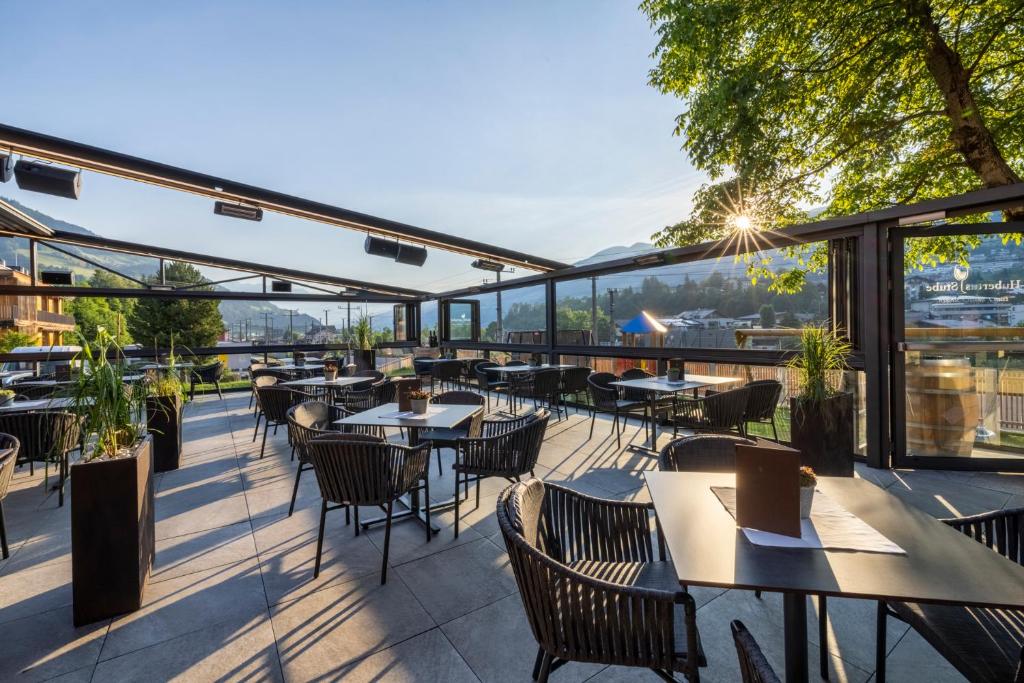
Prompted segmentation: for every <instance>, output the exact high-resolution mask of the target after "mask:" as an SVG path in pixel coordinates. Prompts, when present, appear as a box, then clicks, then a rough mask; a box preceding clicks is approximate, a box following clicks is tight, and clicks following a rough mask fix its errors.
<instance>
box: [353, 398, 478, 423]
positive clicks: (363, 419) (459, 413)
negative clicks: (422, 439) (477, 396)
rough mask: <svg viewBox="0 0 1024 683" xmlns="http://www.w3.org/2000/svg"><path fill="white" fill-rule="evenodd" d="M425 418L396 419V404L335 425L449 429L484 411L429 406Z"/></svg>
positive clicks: (438, 404) (365, 411)
mask: <svg viewBox="0 0 1024 683" xmlns="http://www.w3.org/2000/svg"><path fill="white" fill-rule="evenodd" d="M430 408H431V410H429V411H428V412H427V413H426V415H425V416H418V417H415V418H405V417H396V416H395V414H396V413H398V404H397V403H385V404H384V405H380V406H377V407H376V408H371V409H370V410H364V411H363V412H361V413H356V414H355V415H349V416H348V417H345V418H342V419H340V420H335V422H334V424H336V425H362V426H365V425H378V426H381V427H413V428H420V429H451V428H453V427H456V426H458V425H459V424H461V423H462V422H464V421H465V420H466V419H468V418H470V417H472V416H473V415H475V414H476V413H478V412H480V411H482V410H483V409H484V407H483V406H467V405H445V404H440V403H432V404H430Z"/></svg>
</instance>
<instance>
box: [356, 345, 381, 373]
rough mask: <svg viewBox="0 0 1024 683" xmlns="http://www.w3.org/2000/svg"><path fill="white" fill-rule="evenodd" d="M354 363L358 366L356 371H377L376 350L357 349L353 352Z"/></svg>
mask: <svg viewBox="0 0 1024 683" xmlns="http://www.w3.org/2000/svg"><path fill="white" fill-rule="evenodd" d="M352 362H353V363H355V364H356V370H376V369H377V352H376V350H374V349H369V350H366V351H363V350H361V349H356V350H354V351H352Z"/></svg>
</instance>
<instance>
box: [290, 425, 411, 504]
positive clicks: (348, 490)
mask: <svg viewBox="0 0 1024 683" xmlns="http://www.w3.org/2000/svg"><path fill="white" fill-rule="evenodd" d="M306 450H307V453H308V455H309V459H310V461H311V462H312V463H313V468H314V469H315V470H316V480H317V482H318V483H319V485H320V494H321V495H322V496H323V497H324V499H325V500H328V501H330V502H333V503H346V504H350V505H383V504H385V503H387V502H388V501H393V500H395V499H396V498H398V497H399V496H401V495H402V494H403V493H405V492H406V491H408V490H409V489H410V488H411V487H412V486H414V485H415V484H416V483H417V482H418V481H419V480H420V479H422V478H424V477H426V476H427V467H428V466H429V464H430V446H429V445H428V444H421V445H419V446H415V447H408V446H399V445H396V444H390V443H387V442H386V441H384V440H383V439H381V438H379V437H374V436H369V435H366V434H324V435H322V436H318V437H317V438H315V439H313V440H312V441H310V442H309V444H308V445H307V447H306Z"/></svg>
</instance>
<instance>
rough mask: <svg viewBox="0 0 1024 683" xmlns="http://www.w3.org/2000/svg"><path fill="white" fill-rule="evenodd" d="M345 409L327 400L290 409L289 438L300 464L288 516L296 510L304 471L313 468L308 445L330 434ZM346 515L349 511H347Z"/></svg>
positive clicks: (293, 455) (304, 403) (288, 415)
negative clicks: (333, 424) (319, 437)
mask: <svg viewBox="0 0 1024 683" xmlns="http://www.w3.org/2000/svg"><path fill="white" fill-rule="evenodd" d="M342 410H343V409H342V408H339V407H336V406H332V405H331V404H329V403H326V402H325V401H305V402H303V403H299V404H297V405H293V406H292V407H291V408H289V409H288V413H287V417H288V438H289V440H290V441H291V442H292V458H293V459H294V458H295V456H296V454H297V455H298V456H299V466H298V468H297V469H296V470H295V486H294V487H293V488H292V500H291V503H290V504H289V505H288V516H289V517H291V516H292V512H294V511H295V498H296V497H297V496H298V494H299V481H300V479H301V478H302V473H303V472H305V471H308V470H311V469H313V461H312V460H310V459H309V453H308V452H307V448H306V447H307V446H308V445H309V442H310V441H312V440H313V439H315V438H316V437H318V436H322V435H324V434H329V433H331V432H332V431H334V430H332V428H331V424H332V423H333V422H334V420H337V419H340V418H341V417H343V415H342V414H341V411H342ZM345 514H346V517H347V516H348V511H346V513H345Z"/></svg>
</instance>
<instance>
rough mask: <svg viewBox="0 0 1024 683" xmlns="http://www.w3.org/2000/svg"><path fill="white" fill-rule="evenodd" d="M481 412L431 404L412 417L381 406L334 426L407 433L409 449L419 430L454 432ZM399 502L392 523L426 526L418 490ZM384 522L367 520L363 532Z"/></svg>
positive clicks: (433, 527) (395, 406)
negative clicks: (412, 521) (417, 522)
mask: <svg viewBox="0 0 1024 683" xmlns="http://www.w3.org/2000/svg"><path fill="white" fill-rule="evenodd" d="M364 379H365V378H364ZM483 409H484V408H483V406H479V405H447V404H440V403H432V404H430V405H429V406H428V408H427V412H426V413H425V414H422V415H415V414H413V413H411V412H407V413H400V412H399V409H398V404H397V403H384V404H382V405H379V406H377V407H376V408H370V409H369V410H364V411H362V412H360V413H356V414H355V415H349V416H348V417H344V418H342V419H340V420H335V421H334V424H335V425H338V426H344V425H353V426H371V427H400V428H402V429H405V430H406V433H407V434H408V443H409V445H410V446H415V445H416V444H418V443H419V433H420V430H421V429H453V428H454V427H457V426H458V425H460V424H461V423H463V422H465V421H466V420H468V419H469V418H471V417H473V416H474V415H476V414H477V413H479V412H482V411H483ZM400 500H401V502H402V505H404V506H405V507H406V508H407V510H405V511H403V512H397V513H395V514H394V515H392V520H393V521H396V520H399V519H408V518H410V517H413V518H415V519H418V520H420V522H422V523H423V524H427V518H426V515H425V514H424V513H423V509H422V508H421V507H420V500H419V490H414V491H413V492H412V494H411V495H408V496H403V497H402V498H401V499H400ZM454 504H455V499H454V498H452V499H451V500H450V501H445V502H442V503H437V504H431V506H430V508H431V511H434V510H446V509H448V508H449V507H453V506H454ZM384 519H385V518H384V517H380V518H377V519H371V520H367V521H365V522H363V523H362V525H363V527H364V528H366V527H369V526H371V525H373V524H380V523H382V522H383V521H384ZM431 530H432V531H433V532H434V533H435V534H436V533H437V532H438V531H439V530H440V529H439V527H437V526H436V525H433V524H432V525H431Z"/></svg>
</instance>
